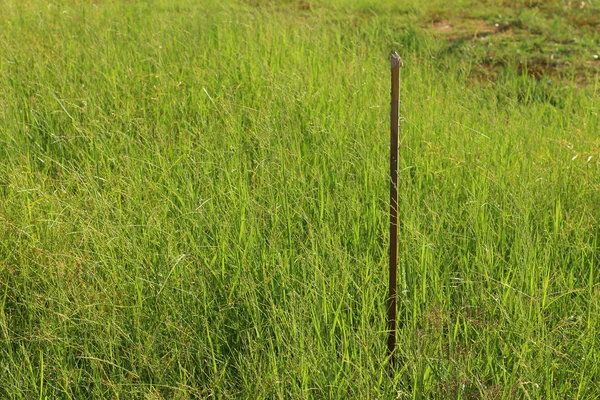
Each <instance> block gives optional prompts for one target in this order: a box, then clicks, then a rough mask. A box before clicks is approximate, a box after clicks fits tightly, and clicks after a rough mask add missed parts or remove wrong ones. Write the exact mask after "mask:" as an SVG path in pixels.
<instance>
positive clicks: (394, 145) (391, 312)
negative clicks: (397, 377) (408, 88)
mask: <svg viewBox="0 0 600 400" xmlns="http://www.w3.org/2000/svg"><path fill="white" fill-rule="evenodd" d="M390 60H391V64H392V102H391V111H390V292H389V296H388V301H387V309H388V332H389V336H388V342H387V347H388V355H389V357H390V366H392V367H394V365H395V361H396V357H395V349H396V297H397V286H398V120H399V97H400V67H401V66H402V60H401V59H400V56H399V55H398V53H396V52H395V51H394V52H393V53H392V55H391V56H390Z"/></svg>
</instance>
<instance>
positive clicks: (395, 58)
mask: <svg viewBox="0 0 600 400" xmlns="http://www.w3.org/2000/svg"><path fill="white" fill-rule="evenodd" d="M390 61H391V63H392V68H394V67H395V66H398V67H401V66H402V59H401V58H400V56H399V55H398V53H396V50H394V51H393V52H392V54H391V55H390Z"/></svg>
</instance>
